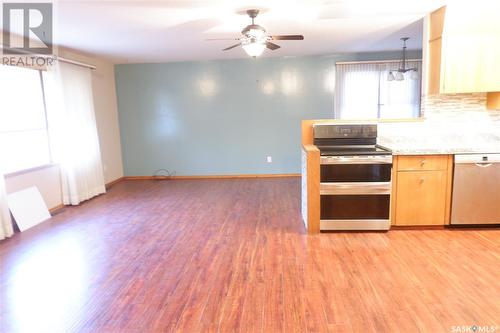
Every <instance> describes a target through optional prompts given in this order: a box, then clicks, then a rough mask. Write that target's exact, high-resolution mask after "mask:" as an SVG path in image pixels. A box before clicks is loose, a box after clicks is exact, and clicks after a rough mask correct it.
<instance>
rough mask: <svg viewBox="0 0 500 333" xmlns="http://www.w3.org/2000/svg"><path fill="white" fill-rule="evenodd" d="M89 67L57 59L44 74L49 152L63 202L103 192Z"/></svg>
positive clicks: (66, 203)
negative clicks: (55, 165)
mask: <svg viewBox="0 0 500 333" xmlns="http://www.w3.org/2000/svg"><path fill="white" fill-rule="evenodd" d="M90 71H91V70H90V69H89V68H85V67H81V66H77V65H72V64H67V63H63V62H60V61H58V64H57V65H55V66H52V67H50V68H49V70H48V71H47V72H46V73H45V74H44V83H45V95H46V103H47V119H48V127H49V136H50V142H51V152H52V157H53V160H54V162H55V163H58V164H59V165H60V168H61V183H62V195H63V203H64V204H65V205H78V204H79V203H80V202H82V201H84V200H87V199H90V198H92V197H94V196H96V195H99V194H101V193H105V192H106V189H105V184H104V176H103V171H102V162H101V152H100V148H99V137H98V134H97V126H96V121H95V113H94V104H93V96H92V76H91V72H90Z"/></svg>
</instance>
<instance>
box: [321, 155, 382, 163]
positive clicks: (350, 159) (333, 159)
mask: <svg viewBox="0 0 500 333" xmlns="http://www.w3.org/2000/svg"><path fill="white" fill-rule="evenodd" d="M320 163H321V164H392V155H382V156H370V157H362V156H359V157H358V156H322V157H321V158H320Z"/></svg>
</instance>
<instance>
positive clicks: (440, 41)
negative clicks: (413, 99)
mask: <svg viewBox="0 0 500 333" xmlns="http://www.w3.org/2000/svg"><path fill="white" fill-rule="evenodd" d="M499 9H500V5H499V4H498V3H495V2H494V1H490V2H485V3H478V4H474V5H471V4H470V3H469V4H467V3H465V2H463V4H460V3H458V2H456V3H455V2H454V3H450V4H449V5H448V6H446V7H442V8H440V9H438V10H436V11H434V12H433V13H431V14H429V15H428V16H427V17H426V27H427V29H426V31H427V33H426V40H427V48H426V52H425V54H424V58H425V60H424V62H425V63H426V68H427V70H426V76H425V91H426V93H427V94H429V95H434V94H448V93H475V92H489V94H488V97H487V98H488V108H490V109H498V108H500V102H499V100H498V98H499V94H500V93H498V92H500V80H498V77H499V76H500V62H499V61H498V59H499V58H500V20H498V17H497V13H498V10H499Z"/></svg>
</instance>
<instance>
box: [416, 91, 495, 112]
mask: <svg viewBox="0 0 500 333" xmlns="http://www.w3.org/2000/svg"><path fill="white" fill-rule="evenodd" d="M446 110H453V111H486V93H471V94H446V95H429V96H424V97H422V113H423V114H424V116H425V115H427V113H428V112H431V113H432V112H435V111H446Z"/></svg>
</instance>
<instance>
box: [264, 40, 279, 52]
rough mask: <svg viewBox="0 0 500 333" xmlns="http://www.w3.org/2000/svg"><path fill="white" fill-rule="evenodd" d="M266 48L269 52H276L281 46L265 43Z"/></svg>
mask: <svg viewBox="0 0 500 333" xmlns="http://www.w3.org/2000/svg"><path fill="white" fill-rule="evenodd" d="M266 47H267V48H268V49H269V50H273V51H274V50H277V49H279V48H280V47H281V46H279V45H277V44H274V43H271V42H267V43H266Z"/></svg>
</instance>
